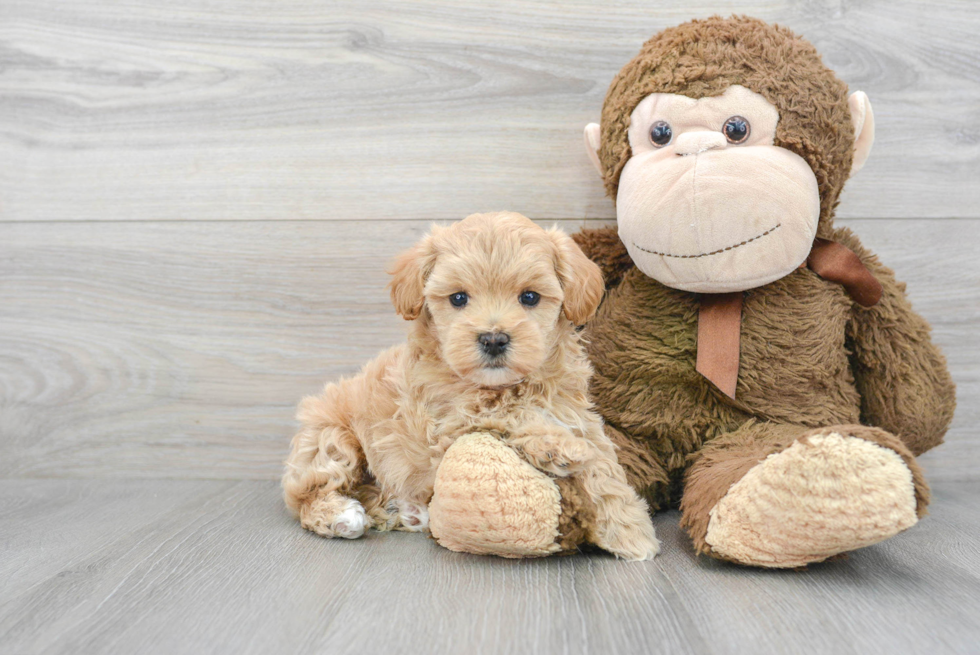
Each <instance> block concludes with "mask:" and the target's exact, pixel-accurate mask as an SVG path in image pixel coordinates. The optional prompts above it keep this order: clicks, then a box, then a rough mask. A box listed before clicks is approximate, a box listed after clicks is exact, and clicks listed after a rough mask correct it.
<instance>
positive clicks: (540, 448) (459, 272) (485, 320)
mask: <svg viewBox="0 0 980 655" xmlns="http://www.w3.org/2000/svg"><path fill="white" fill-rule="evenodd" d="M392 275H393V278H392V283H391V297H392V302H393V303H394V305H395V307H396V309H397V311H398V312H399V313H401V314H402V316H404V317H405V318H407V319H410V320H413V321H414V322H413V323H412V327H411V329H410V334H409V340H408V343H407V344H403V345H401V346H395V347H394V348H391V349H389V350H388V351H386V352H384V353H382V354H381V355H380V356H378V357H377V358H376V359H375V360H373V361H371V362H369V363H368V364H367V365H366V366H365V367H364V369H363V370H362V372H361V373H360V374H359V375H357V376H355V377H353V378H350V379H346V380H341V381H340V382H339V383H331V384H328V385H327V386H326V387H325V389H324V390H323V392H322V394H321V395H319V396H311V397H309V398H306V399H305V400H304V401H303V403H302V405H301V406H300V410H299V415H298V417H299V420H300V421H301V422H302V424H303V426H302V429H301V430H300V432H299V433H298V434H297V435H296V436H295V437H294V439H293V443H292V452H291V454H290V456H289V459H288V460H287V462H286V464H287V467H286V472H285V475H284V476H283V490H284V493H285V499H286V503H287V505H288V506H289V507H290V509H292V510H293V511H294V512H295V513H296V514H297V516H298V517H299V519H300V522H301V524H302V525H303V527H305V528H307V529H309V530H312V531H314V532H316V533H318V534H321V535H323V536H327V537H332V536H345V537H348V538H353V537H356V536H360V533H361V531H363V529H362V528H363V527H370V526H371V525H373V526H375V527H378V528H379V529H390V528H399V527H401V528H405V529H412V528H413V525H412V524H406V523H405V521H404V520H403V517H402V516H401V514H400V513H399V510H398V508H399V506H400V505H399V503H409V504H411V505H412V506H413V507H418V506H421V505H423V504H425V503H427V502H428V500H429V498H430V497H431V495H432V492H433V481H434V478H435V473H436V469H437V467H438V465H439V462H440V461H441V459H442V456H443V455H444V454H445V452H446V450H447V448H448V447H449V446H450V445H451V444H452V443H453V442H454V441H455V440H456V439H457V438H458V437H460V436H462V435H464V434H467V433H470V432H474V431H491V432H494V433H496V434H499V435H500V437H501V438H502V439H504V440H505V442H506V443H508V444H509V445H510V446H511V447H512V448H514V449H515V450H516V451H517V452H518V453H521V454H522V455H523V456H524V457H525V458H526V459H527V460H528V461H529V462H530V463H531V464H532V465H534V466H536V467H537V468H539V469H541V470H543V471H546V472H549V473H551V474H553V475H556V476H559V477H561V476H567V475H570V474H577V476H578V477H579V479H580V480H581V488H582V489H583V490H584V492H585V493H586V494H587V495H588V497H589V500H590V501H591V503H592V504H593V505H594V506H595V512H594V518H592V519H590V520H589V521H587V522H583V523H582V525H586V523H587V525H588V526H589V529H591V534H590V535H589V537H590V541H592V542H594V543H596V544H598V545H600V546H601V547H603V548H606V549H607V550H610V551H612V552H614V553H615V554H617V555H620V556H623V557H628V558H636V559H640V558H644V557H647V556H652V554H651V553H652V552H655V551H656V541H655V539H654V538H653V527H652V525H651V524H650V519H649V516H648V514H647V507H646V504H645V503H644V502H643V501H642V500H640V499H639V498H638V497H637V496H636V494H635V492H634V491H633V490H632V489H631V488H630V487H629V485H628V484H627V483H626V476H625V473H624V472H623V470H622V468H621V467H620V466H619V465H618V464H617V462H616V454H615V449H614V447H613V445H612V443H610V441H609V440H608V439H607V438H606V437H605V435H604V433H603V430H602V423H601V421H600V419H599V417H598V415H597V414H596V413H595V412H594V411H592V404H591V402H590V400H589V397H588V393H587V392H588V383H589V378H590V376H591V367H590V365H589V362H588V360H587V358H586V355H585V350H584V347H583V344H582V343H581V341H580V338H579V334H578V332H577V331H576V329H575V326H574V324H573V321H574V322H584V321H586V320H587V319H588V318H590V317H591V316H592V314H593V313H594V312H595V310H596V307H597V305H598V304H599V300H600V298H601V296H602V291H603V283H602V276H601V273H600V271H599V270H598V268H597V267H596V266H595V264H593V263H592V262H591V261H589V260H588V259H587V258H586V257H585V256H584V255H583V254H582V252H581V250H580V249H579V248H578V247H577V246H576V245H575V243H574V242H573V241H572V240H571V239H570V238H569V237H568V236H566V235H565V234H564V233H562V232H560V231H558V230H557V229H555V230H551V231H546V230H543V229H541V228H540V227H538V226H536V225H535V224H534V223H532V222H531V221H530V220H528V219H527V218H525V217H523V216H521V215H519V214H513V213H498V214H476V215H473V216H470V217H468V218H467V219H465V220H463V221H460V222H459V223H456V224H454V225H452V226H450V227H448V228H438V227H436V228H433V231H432V233H431V234H430V235H429V236H427V237H425V238H424V239H423V240H422V241H421V242H420V243H419V244H417V245H416V246H415V247H413V248H412V249H410V250H409V251H408V252H407V253H405V254H403V255H402V256H401V257H399V258H398V260H397V261H396V263H395V265H394V267H393V268H392ZM528 290H531V291H536V292H538V293H539V294H540V302H539V303H538V304H537V305H536V306H534V307H530V308H529V307H525V306H523V305H522V304H521V303H520V302H519V297H520V296H521V294H522V293H523V292H524V291H528ZM462 291H465V292H466V293H468V294H469V302H468V303H467V304H466V306H465V307H463V308H458V307H454V306H452V305H451V304H450V301H449V298H450V296H452V295H453V294H455V293H457V292H462ZM491 331H492V332H505V333H507V334H509V335H510V343H509V344H508V347H507V350H506V353H505V354H504V355H503V356H502V358H501V360H499V361H488V360H487V358H486V356H485V355H484V354H483V353H482V351H481V349H480V347H479V342H478V336H479V335H480V334H483V333H485V332H491ZM354 499H357V500H359V501H360V504H361V505H358V503H357V502H355V501H354ZM362 506H363V507H362ZM583 507H584V505H583ZM352 512H353V514H354V515H355V516H354V519H353V520H354V522H355V523H356V524H357V526H356V527H357V528H358V529H352V527H351V519H350V516H351V513H352ZM364 512H366V514H367V519H366V520H363V522H362V518H361V517H363V513H364ZM358 515H359V516H358ZM583 518H584V517H583ZM362 523H363V525H362ZM414 527H415V528H420V527H422V526H420V525H419V524H418V523H416V524H414ZM359 530H360V531H359Z"/></svg>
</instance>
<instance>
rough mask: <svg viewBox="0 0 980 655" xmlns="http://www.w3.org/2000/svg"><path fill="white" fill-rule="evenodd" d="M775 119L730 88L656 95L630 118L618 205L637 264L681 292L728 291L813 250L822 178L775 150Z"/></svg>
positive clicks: (759, 281)
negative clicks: (702, 94)
mask: <svg viewBox="0 0 980 655" xmlns="http://www.w3.org/2000/svg"><path fill="white" fill-rule="evenodd" d="M778 121H779V112H778V111H777V110H776V108H775V107H774V106H773V105H772V104H771V103H770V102H769V101H768V100H766V99H765V98H763V97H762V96H761V95H759V94H758V93H755V92H753V91H750V90H749V89H746V88H744V87H741V86H737V85H735V86H731V87H729V88H728V89H727V90H726V91H725V93H724V94H722V95H720V96H715V97H709V98H701V99H698V100H695V99H692V98H689V97H687V96H681V95H675V94H667V93H655V94H652V95H649V96H647V97H646V98H644V99H643V101H642V102H640V104H639V105H637V107H636V109H635V110H634V111H633V113H632V114H631V115H630V127H629V144H630V148H631V150H632V156H631V158H630V159H629V161H628V162H627V163H626V165H625V167H624V168H623V171H622V174H621V177H620V180H619V192H618V195H617V198H616V205H617V221H618V224H619V235H620V238H621V239H622V241H623V243H624V244H625V245H626V248H627V250H628V251H629V254H630V256H631V257H632V258H633V261H634V262H635V263H636V265H637V267H639V269H640V270H641V271H643V272H644V273H646V274H647V275H649V276H650V277H652V278H654V279H656V280H658V281H659V282H661V283H663V284H665V285H667V286H669V287H674V288H677V289H682V290H685V291H692V292H702V293H722V292H728V291H741V290H744V289H751V288H754V287H758V286H761V285H764V284H768V283H769V282H772V281H774V280H778V279H779V278H781V277H784V276H786V275H788V274H789V273H791V272H792V271H793V270H794V269H796V268H797V267H798V266H800V264H802V263H803V262H804V261H805V260H806V258H807V255H808V254H809V252H810V248H811V246H812V244H813V238H814V236H815V235H816V230H817V222H818V219H819V217H820V195H819V191H818V187H817V179H816V177H815V176H814V174H813V171H812V170H811V169H810V167H809V166H808V165H807V163H806V162H805V161H804V160H803V159H802V158H801V157H800V156H798V155H796V154H795V153H793V152H790V151H789V150H787V149H785V148H781V147H778V146H776V145H774V140H775V136H776V124H777V123H778Z"/></svg>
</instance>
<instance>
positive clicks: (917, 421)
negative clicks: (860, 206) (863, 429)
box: [834, 228, 956, 456]
mask: <svg viewBox="0 0 980 655" xmlns="http://www.w3.org/2000/svg"><path fill="white" fill-rule="evenodd" d="M834 239H835V240H836V241H839V242H840V243H843V244H844V245H846V246H847V247H848V248H850V249H851V250H853V251H854V252H856V253H857V254H858V256H859V257H860V258H861V260H862V261H863V262H864V264H865V266H867V267H868V269H869V270H870V271H871V272H872V274H874V276H875V278H877V279H878V281H879V282H881V286H882V290H883V293H882V297H881V300H880V301H879V302H878V304H877V305H875V306H873V307H867V308H865V307H858V306H855V308H854V317H853V319H852V320H851V323H850V324H849V325H848V339H849V341H850V343H851V348H852V351H853V354H852V355H851V369H852V371H853V372H854V382H855V385H856V386H857V390H858V392H859V393H860V394H861V422H862V423H865V424H867V425H873V426H876V427H880V428H884V429H885V430H888V431H889V432H891V433H893V434H895V435H897V436H898V437H899V438H900V439H901V440H902V441H903V442H904V443H905V445H906V446H908V448H909V450H911V451H912V453H913V454H914V455H916V456H918V455H920V454H922V453H924V452H925V451H927V450H929V449H930V448H933V447H935V446H937V445H939V444H940V443H942V440H943V436H944V435H945V434H946V429H947V428H948V427H949V423H950V421H951V420H952V419H953V410H954V408H955V407H956V388H955V386H954V384H953V380H952V378H951V377H950V375H949V369H948V368H947V367H946V359H945V358H944V357H943V355H942V353H941V352H940V351H939V348H938V347H936V345H935V344H933V343H932V339H931V338H930V335H929V332H930V328H929V324H928V323H927V322H926V320H925V319H924V318H922V317H921V316H920V315H919V314H917V313H916V312H915V311H914V310H913V309H912V304H911V303H910V302H909V299H908V297H907V296H906V295H905V285H904V284H902V283H900V282H898V281H897V280H896V279H895V274H894V273H893V272H892V271H891V269H889V268H887V267H886V266H884V265H883V264H881V262H879V261H878V258H877V257H875V256H873V255H871V254H870V253H869V252H868V251H867V250H865V249H864V248H863V247H862V246H861V243H860V241H858V239H857V237H855V236H854V235H853V234H852V233H851V232H850V231H849V230H847V229H844V228H841V229H838V230H837V231H836V233H835V235H834Z"/></svg>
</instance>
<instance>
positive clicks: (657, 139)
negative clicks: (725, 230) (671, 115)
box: [650, 121, 674, 148]
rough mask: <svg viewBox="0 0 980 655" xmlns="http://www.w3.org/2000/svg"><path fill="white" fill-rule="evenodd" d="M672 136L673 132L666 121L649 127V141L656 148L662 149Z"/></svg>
mask: <svg viewBox="0 0 980 655" xmlns="http://www.w3.org/2000/svg"><path fill="white" fill-rule="evenodd" d="M673 136H674V131H673V130H672V129H670V123H668V122H667V121H657V122H656V123H654V124H653V125H651V126H650V141H652V142H653V145H655V146H657V147H658V148H662V147H664V146H665V145H667V144H668V143H670V139H671V137H673Z"/></svg>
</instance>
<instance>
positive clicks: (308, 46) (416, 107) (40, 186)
mask: <svg viewBox="0 0 980 655" xmlns="http://www.w3.org/2000/svg"><path fill="white" fill-rule="evenodd" d="M732 12H738V13H746V14H750V15H757V16H759V17H761V18H764V19H767V20H771V21H778V22H780V23H783V24H785V25H787V26H789V27H791V28H793V29H795V30H797V31H798V32H800V33H801V34H802V35H804V36H805V37H807V38H808V39H810V40H811V41H812V42H813V43H814V44H815V45H816V46H817V47H818V48H819V49H820V50H821V52H822V53H823V54H824V57H825V60H826V62H827V63H828V65H829V66H831V67H832V68H834V69H835V70H836V71H838V73H839V74H840V76H841V77H842V78H843V79H844V80H845V81H846V82H848V83H849V84H850V85H851V86H852V87H853V88H856V89H862V90H864V91H866V92H868V94H869V95H870V97H871V99H872V101H873V104H874V111H875V116H876V120H877V125H878V138H877V142H876V144H875V151H874V153H873V154H872V157H871V160H870V161H869V163H868V165H867V167H866V168H865V169H864V170H863V171H862V173H861V175H860V176H858V177H857V178H856V179H855V180H853V181H852V182H851V184H850V186H849V188H848V189H847V190H846V191H845V195H844V199H843V203H842V205H841V210H840V211H841V215H842V216H845V217H873V218H874V217H916V218H937V217H938V218H959V217H974V218H975V217H980V187H978V185H977V183H976V182H977V180H978V179H980V129H978V125H980V40H978V39H977V38H976V34H977V33H978V32H980V12H977V11H976V6H975V3H974V2H973V1H972V0H938V1H937V2H930V3H922V2H918V1H916V0H862V1H857V0H853V1H852V0H768V1H762V0H750V1H749V2H737V1H735V0H721V1H715V2H693V3H692V2H685V3H680V2H674V3H660V4H658V5H657V6H653V5H651V4H650V3H649V2H646V1H643V0H628V1H623V2H616V3H600V2H595V3H569V2H557V1H555V0H549V1H547V2H536V3H530V2H526V1H525V0H519V1H518V0H502V1H494V2H487V3H480V4H479V6H476V5H473V6H463V5H460V4H459V3H453V2H448V1H447V0H441V1H438V2H432V1H421V2H412V3H404V2H397V1H395V0H388V1H378V2H362V1H360V0H358V1H357V2H353V1H350V2H311V1H310V0H248V1H247V2H242V1H240V0H214V1H212V2H208V3H206V4H203V5H202V4H201V3H200V2H196V1H191V0H178V1H176V2H168V3H166V5H165V6H164V5H161V4H159V3H154V2H149V1H148V0H134V1H133V2H126V3H118V2H114V1H113V0H92V1H87V2H84V3H78V2H76V3H71V2H66V1H65V0H5V1H4V2H3V3H2V6H0V151H2V152H3V157H0V221H48V220H62V221H63V220H99V221H102V220H132V219H138V220H202V219H209V220H211V219H213V220H226V219H235V220H240V219H246V220H247V219H308V218H318V219H399V218H402V219H418V218H431V217H436V218H458V217H461V216H463V215H466V214H468V213H471V212H473V211H482V210H494V209H500V208H502V206H504V205H506V206H508V207H510V208H513V209H516V210H519V211H522V212H523V213H525V214H527V215H529V216H532V217H534V218H542V219H543V218H581V217H586V218H602V217H605V218H608V217H611V216H612V215H613V210H612V204H611V203H610V202H609V200H608V199H606V198H604V197H603V191H602V189H601V185H600V184H599V181H598V179H597V178H596V176H595V174H594V172H593V171H592V170H591V167H590V165H589V163H588V161H587V159H586V157H585V154H584V152H583V147H582V138H581V131H582V127H583V126H584V124H585V123H587V122H589V121H591V120H595V119H596V118H597V117H598V115H599V111H600V107H601V103H602V98H603V96H604V94H605V90H606V88H607V86H608V84H609V82H610V81H611V80H612V77H613V76H614V75H615V73H616V72H617V71H618V69H619V68H620V67H621V66H622V65H623V64H625V63H626V61H628V60H629V59H630V58H631V57H632V56H633V55H634V54H635V53H636V52H637V51H638V49H639V47H640V45H641V44H642V42H643V41H644V40H646V39H647V38H649V37H650V36H652V35H653V34H654V33H655V32H657V31H658V30H660V29H662V28H664V27H668V26H671V25H674V24H677V23H679V22H683V21H685V20H687V19H689V18H692V17H698V16H708V15H711V14H714V13H720V14H725V15H727V14H730V13H732Z"/></svg>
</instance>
